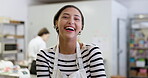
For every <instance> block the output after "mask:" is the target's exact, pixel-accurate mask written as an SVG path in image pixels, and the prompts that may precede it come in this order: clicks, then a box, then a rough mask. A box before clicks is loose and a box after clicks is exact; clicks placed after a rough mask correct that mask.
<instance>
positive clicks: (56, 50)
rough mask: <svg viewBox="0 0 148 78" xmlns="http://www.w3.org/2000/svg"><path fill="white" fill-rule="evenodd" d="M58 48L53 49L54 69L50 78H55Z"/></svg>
mask: <svg viewBox="0 0 148 78" xmlns="http://www.w3.org/2000/svg"><path fill="white" fill-rule="evenodd" d="M58 46H59V45H57V46H56V48H55V57H54V68H53V75H52V78H56V76H57V69H58V55H59V49H58Z"/></svg>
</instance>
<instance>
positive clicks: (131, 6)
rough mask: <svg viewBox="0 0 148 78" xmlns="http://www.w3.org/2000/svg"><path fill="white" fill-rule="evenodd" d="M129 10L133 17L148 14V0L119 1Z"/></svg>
mask: <svg viewBox="0 0 148 78" xmlns="http://www.w3.org/2000/svg"><path fill="white" fill-rule="evenodd" d="M117 1H120V3H121V4H123V5H124V6H125V7H127V9H128V15H129V16H130V17H133V16H134V15H135V14H148V9H147V8H146V7H148V5H147V4H148V0H117Z"/></svg>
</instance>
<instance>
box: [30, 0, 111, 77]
mask: <svg viewBox="0 0 148 78" xmlns="http://www.w3.org/2000/svg"><path fill="white" fill-rule="evenodd" d="M65 4H74V5H76V6H78V7H79V8H80V9H81V10H82V12H83V14H84V16H85V21H84V22H85V26H84V30H83V31H82V34H81V36H80V38H81V42H84V43H88V44H90V43H94V41H93V40H95V43H96V44H97V45H100V48H101V50H102V53H103V57H104V59H105V60H106V63H105V65H106V72H107V75H108V77H109V76H110V75H111V73H112V62H111V60H112V59H111V57H112V56H111V55H112V47H110V46H112V35H111V33H112V31H113V30H111V29H112V22H111V20H112V19H111V1H108V0H104V1H103V0H101V1H81V2H73V3H70V2H67V3H56V4H49V5H39V6H31V7H29V26H28V42H29V40H31V39H32V38H33V37H35V36H36V34H37V32H38V30H39V29H40V28H42V27H47V28H48V29H49V30H50V32H51V35H50V39H49V42H48V46H53V45H55V44H56V42H57V34H56V32H55V29H54V28H53V17H54V15H55V13H56V12H57V11H58V9H59V8H60V7H62V6H63V5H65ZM30 33H31V34H30Z"/></svg>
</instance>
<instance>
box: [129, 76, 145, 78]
mask: <svg viewBox="0 0 148 78" xmlns="http://www.w3.org/2000/svg"><path fill="white" fill-rule="evenodd" d="M129 78H148V77H140V76H135V77H134V76H133V77H129Z"/></svg>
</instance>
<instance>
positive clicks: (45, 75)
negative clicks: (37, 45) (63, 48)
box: [36, 50, 51, 78]
mask: <svg viewBox="0 0 148 78" xmlns="http://www.w3.org/2000/svg"><path fill="white" fill-rule="evenodd" d="M36 71H37V78H51V77H50V74H49V63H48V59H47V55H46V53H45V52H44V51H43V50H41V51H40V52H39V53H38V54H37V59H36Z"/></svg>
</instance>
